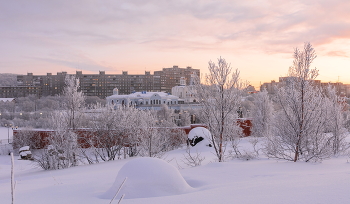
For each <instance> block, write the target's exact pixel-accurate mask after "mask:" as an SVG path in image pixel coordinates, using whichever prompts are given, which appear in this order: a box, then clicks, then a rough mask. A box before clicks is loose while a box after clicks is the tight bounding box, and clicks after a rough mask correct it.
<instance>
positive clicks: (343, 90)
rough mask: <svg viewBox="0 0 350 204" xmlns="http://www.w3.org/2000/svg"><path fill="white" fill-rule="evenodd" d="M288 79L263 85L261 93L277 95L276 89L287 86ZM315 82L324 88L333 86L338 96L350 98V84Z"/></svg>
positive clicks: (283, 78)
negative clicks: (264, 91)
mask: <svg viewBox="0 0 350 204" xmlns="http://www.w3.org/2000/svg"><path fill="white" fill-rule="evenodd" d="M287 79H288V77H279V81H278V82H276V81H274V80H272V81H271V82H266V83H263V84H262V85H261V86H260V91H263V90H264V89H266V91H267V92H268V93H269V94H275V93H276V89H275V87H277V88H279V87H283V86H286V83H287V81H288V80H287ZM313 81H314V84H315V85H316V86H319V87H323V88H325V87H327V86H332V87H334V88H335V90H336V92H337V94H338V95H340V94H343V95H345V96H346V97H350V84H343V83H341V82H335V83H331V82H321V80H313Z"/></svg>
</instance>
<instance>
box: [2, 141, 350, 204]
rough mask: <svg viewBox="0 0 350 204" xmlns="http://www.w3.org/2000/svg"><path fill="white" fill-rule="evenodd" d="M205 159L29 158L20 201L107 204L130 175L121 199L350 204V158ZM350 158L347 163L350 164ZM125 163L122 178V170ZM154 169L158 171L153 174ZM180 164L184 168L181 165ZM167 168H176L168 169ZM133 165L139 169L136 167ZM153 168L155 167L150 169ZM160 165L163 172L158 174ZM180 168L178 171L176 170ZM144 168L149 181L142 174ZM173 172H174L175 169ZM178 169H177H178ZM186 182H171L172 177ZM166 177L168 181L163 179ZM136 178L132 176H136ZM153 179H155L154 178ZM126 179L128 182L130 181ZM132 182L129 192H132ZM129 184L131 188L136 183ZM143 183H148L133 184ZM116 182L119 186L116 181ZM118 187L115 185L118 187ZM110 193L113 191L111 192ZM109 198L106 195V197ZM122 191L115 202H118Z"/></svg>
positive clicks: (19, 170) (20, 175) (6, 182)
mask: <svg viewBox="0 0 350 204" xmlns="http://www.w3.org/2000/svg"><path fill="white" fill-rule="evenodd" d="M241 148H242V149H244V148H247V149H249V148H250V143H249V142H247V138H244V139H243V140H242V142H241ZM200 150H201V151H204V152H202V156H205V160H204V161H203V163H202V166H198V167H192V168H190V167H187V166H186V165H184V163H183V162H182V160H183V158H184V154H185V152H186V148H183V149H177V150H174V151H171V152H168V153H167V154H166V155H165V159H164V160H165V161H166V162H169V165H173V166H174V167H176V168H170V167H167V166H166V165H168V164H167V163H166V162H163V161H162V162H157V161H156V162H154V161H153V160H152V161H150V162H149V161H148V160H146V161H145V160H142V161H145V162H149V166H151V168H147V166H145V165H147V163H145V162H143V163H142V162H141V163H142V164H141V163H140V164H138V162H137V160H136V159H135V158H132V159H126V160H118V161H113V162H106V163H100V164H94V165H84V166H78V167H73V168H69V169H64V170H54V171H44V170H41V169H39V168H37V167H35V166H34V165H33V163H31V162H30V161H23V160H16V161H15V180H16V181H17V184H16V190H15V194H16V195H15V202H16V203H36V204H37V203H50V204H54V203H60V204H61V203H69V204H70V203H84V204H89V203H91V204H99V203H101V204H102V203H103V204H105V203H109V202H110V199H107V198H106V196H104V195H106V193H107V194H108V192H109V190H110V189H111V187H112V186H113V185H114V183H115V181H117V183H119V182H120V179H121V178H123V177H124V176H126V175H128V172H129V171H130V172H132V173H131V174H129V176H131V177H133V178H128V179H130V180H129V181H130V183H129V184H130V185H131V184H132V185H134V187H135V189H136V188H137V189H136V190H135V191H134V192H133V193H136V196H135V194H134V195H133V196H131V197H133V198H129V199H128V198H127V196H126V198H125V199H124V200H123V201H122V203H125V204H134V203H135V204H136V203H138V204H141V203H142V204H144V203H152V204H154V203H162V204H164V203H167V204H168V203H210V204H217V203H269V204H271V203H278V204H280V203H284V204H288V203H291V204H295V203H308V204H313V203H337V204H343V203H344V204H348V203H350V193H349V192H350V158H349V157H347V156H342V157H338V158H332V159H330V160H325V161H323V162H322V163H305V162H297V163H293V162H287V161H276V160H271V159H267V158H265V157H264V156H263V155H261V156H260V157H261V158H260V159H253V160H249V161H244V160H239V159H234V160H230V161H227V162H224V163H217V162H214V160H215V156H214V154H213V153H211V150H210V148H205V147H203V148H200ZM348 160H349V162H348ZM129 161H133V163H129V165H127V166H125V167H124V170H122V171H121V174H120V175H119V178H118V179H117V180H116V178H117V177H118V173H119V171H120V170H121V169H122V167H123V166H124V165H125V164H126V163H127V162H129ZM152 167H154V172H155V173H152ZM181 167H182V168H181ZM168 168H170V169H172V170H167V169H168ZM10 169H11V160H10V156H6V155H1V156H0V203H10V202H11V191H10ZM132 169H135V170H132ZM150 169H151V170H150ZM159 169H161V170H162V171H166V172H164V174H162V173H159V171H158V170H159ZM177 169H178V170H177ZM143 172H146V174H145V175H147V178H145V179H144V181H145V182H137V180H135V179H141V178H142V177H138V175H140V174H142V173H143ZM171 172H172V173H171ZM176 172H179V174H178V173H176ZM174 175H175V178H177V179H180V180H181V177H178V176H182V177H183V178H184V182H187V184H188V185H189V186H187V184H185V183H184V182H182V181H181V182H173V181H171V180H172V177H173V176H174ZM166 177H169V179H166V182H160V183H159V181H160V180H163V179H165V178H166ZM133 179H134V180H133ZM153 181H154V182H153ZM127 183H128V180H127V181H126V184H127ZM167 183H168V184H169V185H171V186H170V187H172V188H177V187H183V188H184V189H182V191H181V189H180V191H178V192H174V193H173V194H171V195H170V194H169V193H167V194H166V193H162V192H159V193H158V194H157V196H158V197H148V196H147V195H146V196H145V195H141V194H142V193H139V194H140V195H141V196H139V197H143V198H136V197H138V196H137V192H138V191H140V189H141V190H142V189H148V188H149V189H157V188H156V187H157V185H160V186H164V187H166V184H167ZM130 185H129V186H128V189H127V191H128V192H130V191H133V188H130ZM132 185H131V187H132ZM135 185H145V186H146V187H145V186H142V187H141V186H135ZM117 186H118V185H117ZM114 189H115V187H114ZM110 194H111V193H109V195H110ZM107 197H108V196H107ZM119 197H120V195H118V196H117V198H116V200H114V202H113V203H117V202H118V199H119Z"/></svg>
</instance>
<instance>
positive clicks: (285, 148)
mask: <svg viewBox="0 0 350 204" xmlns="http://www.w3.org/2000/svg"><path fill="white" fill-rule="evenodd" d="M293 56H294V61H293V66H291V67H290V68H289V74H288V77H286V78H285V82H284V83H285V84H284V86H283V87H281V88H279V89H278V91H277V94H276V101H277V103H278V105H280V107H281V110H280V111H279V112H278V113H277V116H276V120H275V122H274V136H270V137H267V143H266V148H265V153H266V154H267V155H268V156H269V157H272V158H278V159H286V160H291V161H294V162H296V161H298V160H303V161H306V162H307V161H311V160H322V159H325V158H328V157H329V156H330V155H331V154H332V152H331V148H330V147H331V142H332V140H331V137H330V136H329V134H325V131H326V130H325V127H326V126H327V109H328V107H329V106H328V105H327V103H326V98H325V96H324V94H323V93H322V90H321V88H320V86H317V84H315V79H316V77H317V76H318V70H317V69H316V68H314V69H312V68H311V64H312V62H313V60H314V59H315V58H316V53H315V50H314V49H313V48H312V46H311V44H310V43H305V45H304V48H303V50H299V49H298V48H296V49H295V50H294V55H293Z"/></svg>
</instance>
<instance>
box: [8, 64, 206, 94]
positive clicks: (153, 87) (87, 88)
mask: <svg viewBox="0 0 350 204" xmlns="http://www.w3.org/2000/svg"><path fill="white" fill-rule="evenodd" d="M66 75H74V76H76V77H77V78H79V81H80V89H81V91H82V92H83V93H84V94H85V95H87V96H98V97H100V98H106V97H107V96H110V95H112V94H113V89H114V88H118V90H119V93H120V94H131V93H133V92H140V91H148V92H167V93H170V92H171V88H172V87H174V86H178V85H180V78H181V77H184V78H185V79H186V83H187V84H191V81H192V80H193V77H194V75H197V76H200V70H199V69H193V68H191V67H186V68H179V67H178V66H173V67H172V68H163V70H162V71H155V72H154V74H153V75H152V74H151V73H150V72H149V71H146V72H145V74H128V72H127V71H123V72H122V74H106V73H105V72H104V71H100V72H99V74H83V73H82V71H77V72H76V73H75V74H67V72H58V73H57V75H53V74H52V73H47V74H46V75H33V73H28V74H27V75H18V76H17V86H18V87H22V86H28V87H40V89H39V91H40V93H39V94H38V95H39V96H50V95H51V96H54V95H58V94H61V93H62V91H63V88H64V86H65V83H64V80H65V77H66ZM9 97H12V96H9Z"/></svg>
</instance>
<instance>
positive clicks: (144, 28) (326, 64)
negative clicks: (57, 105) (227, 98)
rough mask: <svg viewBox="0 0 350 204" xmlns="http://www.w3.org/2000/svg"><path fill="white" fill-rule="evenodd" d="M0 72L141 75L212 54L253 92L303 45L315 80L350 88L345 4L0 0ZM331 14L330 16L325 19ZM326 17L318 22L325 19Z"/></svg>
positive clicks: (198, 63)
mask: <svg viewBox="0 0 350 204" xmlns="http://www.w3.org/2000/svg"><path fill="white" fill-rule="evenodd" d="M0 5H1V7H0V11H1V14H0V16H1V20H0V25H1V28H0V29H1V31H2V32H0V37H1V39H2V44H1V46H0V53H1V55H0V63H1V66H0V72H2V73H5V72H7V73H13V74H24V73H33V74H35V75H44V74H46V73H57V72H62V71H66V72H67V73H75V72H76V71H77V70H79V71H82V72H83V73H85V74H95V73H98V72H99V71H105V72H106V73H113V74H114V73H121V72H122V71H128V72H129V73H130V74H143V73H144V71H151V72H154V71H156V70H161V69H162V68H165V67H172V66H173V65H178V66H179V67H187V66H191V67H192V68H194V69H200V70H201V73H208V71H207V70H208V69H207V67H208V62H209V61H210V60H212V61H214V62H216V61H217V58H219V57H220V56H221V57H222V58H224V59H226V61H227V62H228V63H231V66H232V68H233V69H236V68H237V69H238V70H239V71H240V72H241V79H242V80H244V81H245V80H246V81H248V82H249V83H250V84H251V85H253V86H254V87H260V84H263V83H265V82H270V81H271V80H275V81H278V78H279V77H284V76H286V74H287V72H288V68H289V66H291V65H292V61H293V51H294V49H295V48H299V49H302V48H303V44H304V42H310V43H311V44H312V45H313V47H314V48H315V50H316V53H317V55H318V57H317V58H316V59H315V61H314V63H313V64H312V67H313V68H314V67H316V68H317V69H319V73H320V74H319V76H318V77H317V79H318V80H321V81H326V82H333V83H334V82H338V81H340V82H343V83H344V84H350V71H349V67H350V60H349V55H348V53H349V49H350V46H349V45H350V41H349V38H350V27H349V26H348V20H347V19H349V18H348V17H350V14H349V13H348V10H349V9H350V2H348V1H345V0H336V1H330V0H329V1H322V2H319V1H307V2H304V1H278V0H260V1H249V2H241V1H228V0H222V1H209V0H204V1H196V0H193V1H183V2H178V1H166V2H159V1H155V0H150V1H138V0H132V1H121V2H89V3H86V2H85V1H74V2H70V1H59V2H51V1H49V2H47V1H39V0H37V1H31V2H26V1H16V2H7V1H4V2H1V3H0ZM329 11H332V12H329ZM325 13H327V15H325Z"/></svg>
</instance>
